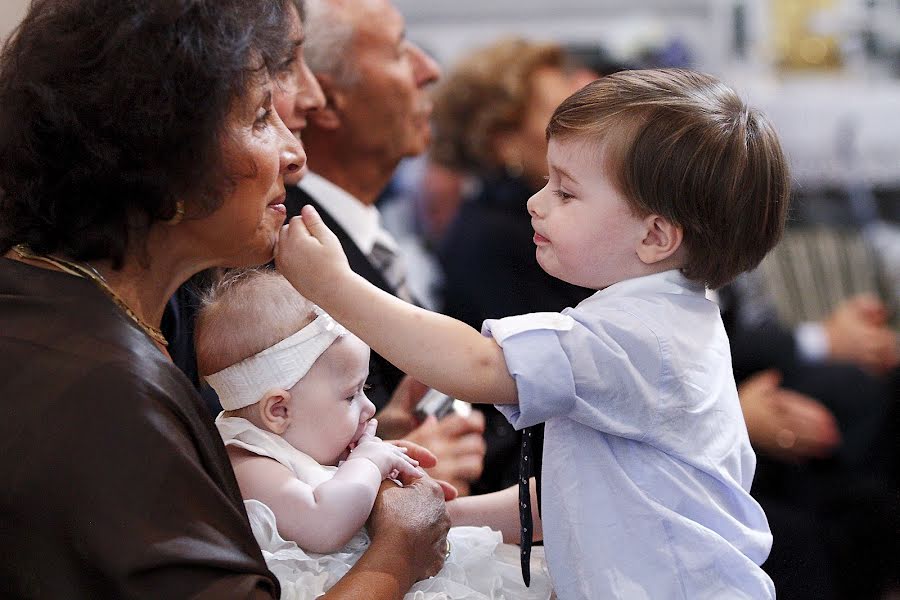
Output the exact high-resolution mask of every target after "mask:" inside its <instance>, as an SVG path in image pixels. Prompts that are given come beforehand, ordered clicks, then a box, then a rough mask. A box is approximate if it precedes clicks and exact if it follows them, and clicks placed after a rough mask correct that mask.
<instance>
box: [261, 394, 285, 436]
mask: <svg viewBox="0 0 900 600" xmlns="http://www.w3.org/2000/svg"><path fill="white" fill-rule="evenodd" d="M290 404H291V393H290V392H288V391H287V390H281V389H271V390H269V391H267V392H266V395H265V397H264V398H263V399H262V400H260V401H259V403H258V406H259V420H260V422H261V423H262V424H263V426H264V427H265V428H266V429H268V430H269V431H271V432H272V433H274V434H276V435H282V434H283V433H284V432H285V431H287V428H288V425H290V424H291V417H292V415H291V406H290Z"/></svg>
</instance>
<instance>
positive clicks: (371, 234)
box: [298, 171, 399, 256]
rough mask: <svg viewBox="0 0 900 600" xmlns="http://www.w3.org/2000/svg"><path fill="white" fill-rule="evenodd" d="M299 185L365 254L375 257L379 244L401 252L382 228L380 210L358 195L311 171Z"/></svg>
mask: <svg viewBox="0 0 900 600" xmlns="http://www.w3.org/2000/svg"><path fill="white" fill-rule="evenodd" d="M298 185H299V186H300V189H302V190H303V191H304V192H306V193H307V194H309V195H310V196H311V197H313V198H315V200H316V202H318V203H319V205H320V206H322V208H323V209H325V210H327V211H328V214H329V215H331V217H332V218H333V219H334V220H335V221H337V223H338V225H340V226H341V228H342V229H343V230H344V231H345V232H347V235H348V236H350V239H351V240H353V243H354V244H356V246H357V247H358V248H359V249H360V250H362V253H363V254H365V255H366V256H368V255H369V254H371V253H372V248H374V247H375V243H376V242H379V243H381V244H382V245H384V246H385V247H386V248H388V249H389V250H391V251H393V252H395V253H397V252H398V250H399V248H398V245H397V241H396V240H395V239H394V237H393V236H392V235H391V234H390V233H389V232H388V231H387V230H386V229H385V228H384V227H382V226H381V215H380V213H379V212H378V208H376V207H375V206H370V205H367V204H364V203H363V202H362V200H359V199H358V198H356V196H353V195H352V194H350V193H349V192H347V191H346V190H344V189H343V188H340V187H338V186H336V185H335V184H333V183H331V182H330V181H328V180H327V179H325V178H324V177H322V176H321V175H317V174H316V173H313V172H311V171H310V172H309V173H307V174H306V175H304V176H303V179H301V180H300V183H299V184H298Z"/></svg>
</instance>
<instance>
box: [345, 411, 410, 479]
mask: <svg viewBox="0 0 900 600" xmlns="http://www.w3.org/2000/svg"><path fill="white" fill-rule="evenodd" d="M374 434H375V424H374V423H371V428H367V429H366V433H365V434H363V436H362V437H360V438H359V441H357V442H356V447H354V448H353V450H351V451H350V456H349V457H348V458H347V460H354V459H363V458H365V459H368V460H370V461H371V462H372V463H373V464H374V465H375V466H376V467H378V470H379V471H381V476H382V477H385V478H391V479H398V478H400V479H408V478H418V477H422V476H423V475H424V474H425V472H424V471H422V470H421V469H420V468H419V461H417V460H415V459H413V458H411V457H410V456H408V455H407V450H406V448H404V447H403V446H399V445H395V444H389V443H387V442H384V441H382V439H381V438H378V437H375V435H374Z"/></svg>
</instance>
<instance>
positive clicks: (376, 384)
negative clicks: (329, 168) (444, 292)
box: [284, 186, 404, 410]
mask: <svg viewBox="0 0 900 600" xmlns="http://www.w3.org/2000/svg"><path fill="white" fill-rule="evenodd" d="M304 204H311V205H312V206H313V207H314V208H315V209H316V210H317V211H318V212H319V215H321V217H322V221H323V222H324V223H325V225H327V226H328V228H329V229H331V231H333V232H334V234H335V235H336V236H337V237H338V239H339V240H340V241H341V246H343V248H344V253H345V254H346V255H347V261H348V262H349V263H350V268H351V269H353V271H354V272H356V273H358V274H359V275H361V276H362V277H364V278H365V279H366V280H368V281H369V282H370V283H372V284H373V285H375V286H377V287H379V288H381V289H383V290H384V291H386V292H388V293H390V294H395V295H396V291H395V290H394V288H393V287H391V285H390V284H389V283H388V282H387V281H386V280H385V279H384V277H383V276H382V275H381V272H380V271H379V270H378V269H376V268H375V267H374V266H372V263H370V262H369V259H368V257H366V255H365V254H363V251H362V250H360V249H359V246H357V245H356V244H355V243H354V242H353V240H352V239H351V238H350V236H349V235H348V234H347V232H346V231H345V230H344V229H343V228H342V227H341V226H340V225H338V223H337V221H335V220H334V217H332V216H331V215H330V214H329V213H328V211H326V210H325V209H323V208H322V207H321V206H320V205H319V203H318V202H316V200H315V199H314V198H313V197H312V196H310V195H309V194H307V193H306V192H305V191H303V190H302V189H300V188H298V187H297V186H288V189H287V197H286V198H285V201H284V205H285V208H287V218H288V219H290V218H291V217H295V216H297V215H299V214H300V209H301V208H303V205H304ZM403 375H404V373H403V371H401V370H400V369H398V368H397V367H395V366H394V365H393V364H391V363H390V362H388V361H387V359H385V358H384V357H383V356H381V355H380V354H378V353H376V352H372V357H371V361H370V364H369V379H368V382H367V383H368V384H369V386H370V388H369V390H368V391H367V392H366V395H367V396H368V397H369V399H370V400H371V401H372V403H373V404H374V405H375V407H376V408H377V409H378V410H381V409H382V408H384V406H385V404H387V402H388V400H390V398H391V394H393V393H394V390H395V389H396V388H397V386H398V385H399V384H400V380H401V379H403Z"/></svg>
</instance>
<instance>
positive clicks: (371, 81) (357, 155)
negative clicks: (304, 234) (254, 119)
mask: <svg viewBox="0 0 900 600" xmlns="http://www.w3.org/2000/svg"><path fill="white" fill-rule="evenodd" d="M306 9H307V10H306V23H307V38H306V42H305V51H306V59H307V62H308V64H309V66H310V68H311V69H312V71H313V73H314V74H315V76H316V78H317V79H318V81H319V83H320V85H321V87H322V91H323V92H324V94H325V102H326V103H325V107H324V108H321V109H318V110H315V111H313V112H311V113H310V114H309V115H308V116H307V123H306V129H304V131H303V142H304V145H305V147H306V151H307V155H308V156H309V162H308V164H309V167H310V172H309V173H307V174H306V175H305V176H304V177H303V179H302V180H301V182H300V184H299V187H294V186H289V188H288V196H287V200H286V202H285V205H286V206H287V210H288V218H290V217H292V216H295V215H297V214H299V212H300V208H301V207H302V206H303V205H304V204H312V205H313V206H315V207H316V209H318V211H319V213H320V214H321V215H322V218H323V220H324V221H325V222H326V223H327V224H328V226H329V227H330V228H331V229H332V231H334V232H335V233H336V234H337V236H338V237H339V238H340V240H341V243H342V244H343V246H344V250H345V252H346V253H347V256H348V259H349V261H350V265H351V267H352V268H353V269H354V270H355V271H356V272H357V273H359V274H360V275H362V276H363V277H365V278H366V279H368V280H369V281H371V282H372V283H374V284H375V285H377V286H379V287H381V288H382V289H384V290H386V291H388V292H390V293H392V294H394V295H396V296H398V297H400V298H403V299H404V300H407V301H410V302H415V301H416V300H415V298H413V297H412V296H411V295H410V294H409V292H408V290H407V287H406V285H405V269H404V266H403V264H402V257H400V256H398V255H397V243H396V241H395V240H394V239H393V238H392V237H391V235H390V234H389V233H388V232H387V231H386V230H385V229H383V228H382V227H381V224H380V217H379V213H378V209H377V208H376V207H375V200H376V199H377V197H378V195H379V194H380V192H381V191H382V190H383V189H384V187H385V186H386V185H387V183H388V181H389V180H390V178H391V176H392V175H393V173H394V171H395V169H396V168H397V165H398V164H399V162H400V160H401V159H403V158H404V157H407V156H416V155H419V154H421V153H423V152H424V151H425V150H426V149H427V147H428V143H429V138H430V128H429V117H430V113H431V102H430V100H429V98H428V95H427V91H426V88H427V86H428V85H429V84H431V83H433V82H434V81H436V80H437V78H438V76H439V73H440V71H439V68H438V65H437V64H436V63H435V62H434V61H433V60H432V59H431V58H430V57H429V56H428V55H427V54H425V53H424V52H423V51H422V49H421V48H419V47H418V46H416V45H415V44H414V43H412V42H410V41H409V40H407V39H406V37H405V23H404V19H403V16H402V15H401V14H400V13H399V12H398V11H397V9H396V8H395V7H394V6H393V5H392V4H391V3H390V1H389V0H307V7H306ZM369 385H370V386H371V387H370V390H369V392H368V395H369V397H370V398H371V400H372V401H373V402H374V403H375V405H376V407H378V408H379V410H382V409H383V410H382V412H381V413H380V414H379V422H380V425H379V433H380V434H381V435H383V436H385V437H400V436H403V437H406V438H407V439H409V440H412V441H415V442H418V443H420V444H422V445H424V446H426V447H428V448H429V449H431V450H432V451H433V452H434V453H435V454H436V455H437V456H438V466H437V467H436V468H435V469H433V470H432V471H431V474H432V475H433V476H434V477H437V478H440V479H445V480H447V481H449V482H451V483H453V484H454V485H455V486H457V488H458V489H459V490H460V492H462V493H466V492H467V491H468V487H469V482H471V481H473V480H474V479H476V478H477V477H478V476H479V475H480V473H481V470H482V461H483V457H484V441H483V439H482V435H481V433H482V431H483V428H484V422H483V418H482V416H481V414H480V413H477V412H476V413H473V414H472V415H471V416H461V415H451V416H449V417H446V418H444V419H442V420H441V421H435V420H433V419H432V420H428V421H425V422H424V423H422V424H421V425H419V424H418V422H417V421H416V419H415V417H414V416H413V406H414V404H415V401H416V400H417V399H418V398H419V397H420V396H421V394H422V392H423V391H424V390H423V389H422V388H421V386H418V385H417V383H416V382H414V381H412V380H410V379H408V378H404V374H403V373H402V372H401V371H400V370H399V369H397V368H396V367H395V366H393V365H392V364H391V363H389V362H388V361H386V360H385V359H384V358H382V357H381V356H379V355H377V354H375V353H374V352H373V353H372V363H371V373H370V378H369ZM417 388H418V389H417Z"/></svg>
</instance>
